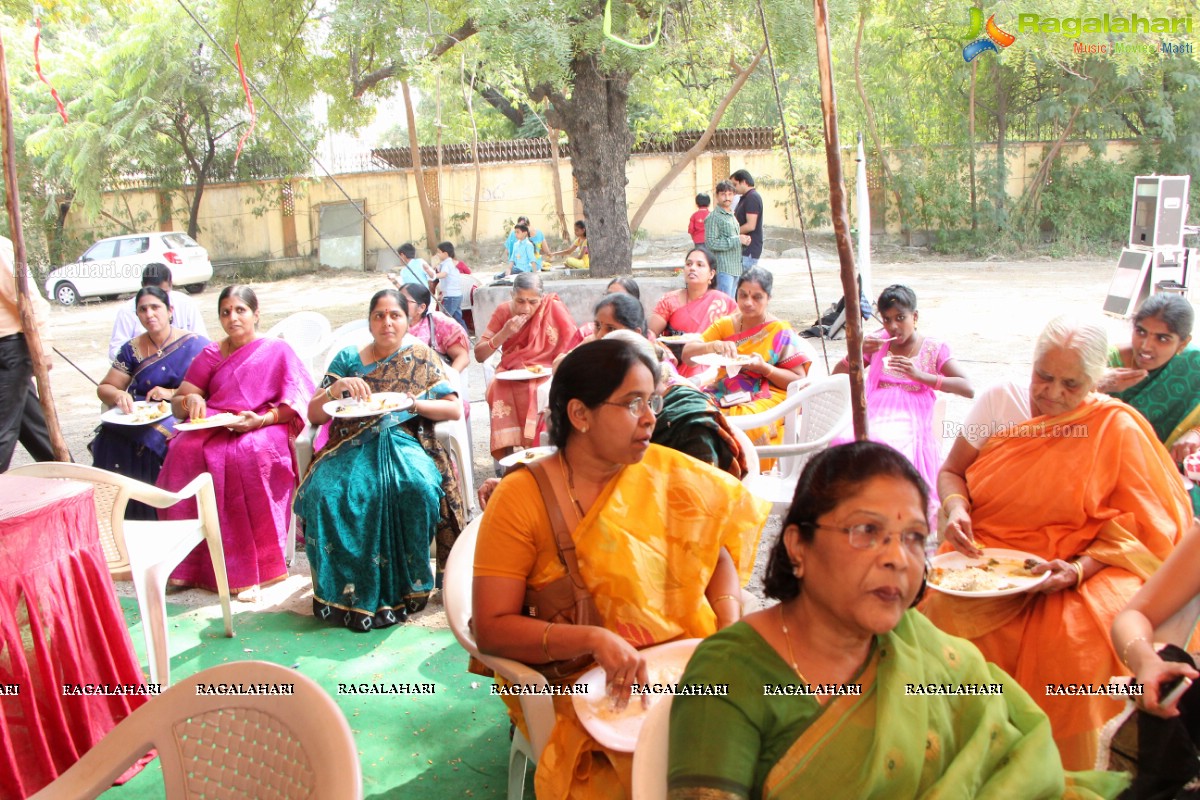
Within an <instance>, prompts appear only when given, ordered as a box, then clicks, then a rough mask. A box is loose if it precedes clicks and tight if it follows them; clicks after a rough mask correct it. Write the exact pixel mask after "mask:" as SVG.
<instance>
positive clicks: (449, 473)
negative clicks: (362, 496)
mask: <svg viewBox="0 0 1200 800" xmlns="http://www.w3.org/2000/svg"><path fill="white" fill-rule="evenodd" d="M441 365H442V361H441V358H440V356H439V355H438V354H437V352H436V351H434V350H433V349H432V348H431V347H429V346H428V345H425V344H421V343H416V344H413V345H410V346H409V347H407V348H404V349H402V350H401V351H400V352H399V353H397V354H396V355H395V356H394V357H393V358H390V359H388V360H387V361H385V362H384V363H383V364H381V365H379V366H376V367H375V368H374V369H372V370H371V371H369V372H366V373H365V374H363V375H362V376H361V377H362V379H363V380H365V381H366V382H367V385H368V386H370V387H371V391H372V392H404V393H405V394H408V395H410V396H412V397H416V398H421V397H428V398H429V399H433V400H437V399H441V398H443V397H446V396H447V395H450V394H453V390H452V389H451V387H450V384H449V383H448V382H447V380H446V375H445V373H444V372H442V369H441ZM385 417H387V418H391V419H392V420H394V421H395V422H396V423H399V424H400V425H401V426H402V427H403V428H404V430H405V431H406V432H407V433H408V434H409V435H410V436H412V437H413V438H414V439H415V440H416V441H417V443H418V444H420V445H421V448H422V449H423V450H424V451H425V452H426V453H427V454H428V455H429V457H430V458H431V459H433V463H434V464H435V465H436V466H437V469H438V472H439V474H440V475H441V480H440V488H441V492H442V498H441V508H440V513H439V516H438V523H437V533H436V538H437V563H438V568H439V569H441V568H444V567H445V565H446V559H447V558H449V556H450V548H452V547H453V546H454V542H455V541H457V539H458V535H459V534H460V533H461V532H462V529H463V526H464V525H465V524H466V506H465V504H464V502H463V494H462V492H463V489H462V487H461V485H460V483H459V477H458V473H457V472H455V470H454V464H453V462H451V461H450V456H449V454H448V453H447V452H446V448H445V447H443V446H442V443H441V442H439V441H438V439H437V436H436V434H435V431H434V423H433V422H431V421H429V420H426V419H421V418H419V417H417V416H416V415H414V414H413V413H412V412H411V411H403V412H393V413H392V414H388V415H385ZM380 421H381V419H380V418H379V417H366V418H359V419H338V420H334V421H333V424H332V425H330V433H329V442H328V443H327V444H326V445H325V446H324V447H322V448H321V450H320V452H319V453H317V455H316V456H315V457H314V460H313V463H312V466H311V467H310V469H309V473H308V474H309V475H312V473H313V469H315V468H316V466H317V464H318V463H320V462H321V461H322V460H324V459H326V458H328V457H330V456H333V455H334V454H335V453H337V452H338V451H339V449H341V448H342V447H343V446H344V445H346V444H347V443H351V442H355V441H357V440H359V439H360V438H362V437H369V436H375V435H378V433H379V423H380ZM426 549H428V548H426Z"/></svg>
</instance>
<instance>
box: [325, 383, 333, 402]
mask: <svg viewBox="0 0 1200 800" xmlns="http://www.w3.org/2000/svg"><path fill="white" fill-rule="evenodd" d="M332 388H333V384H332V383H331V384H329V385H328V386H326V387H325V396H326V397H328V398H329V399H330V400H334V399H335V398H334V396H333V392H331V391H330V389H332Z"/></svg>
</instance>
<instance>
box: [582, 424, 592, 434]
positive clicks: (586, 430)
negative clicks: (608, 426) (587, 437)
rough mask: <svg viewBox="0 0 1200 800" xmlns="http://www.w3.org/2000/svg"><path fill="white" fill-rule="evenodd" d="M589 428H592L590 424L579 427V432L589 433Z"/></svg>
mask: <svg viewBox="0 0 1200 800" xmlns="http://www.w3.org/2000/svg"><path fill="white" fill-rule="evenodd" d="M589 430H591V428H590V427H589V426H588V425H584V426H583V427H582V428H580V429H579V432H580V433H587V432H588V431H589Z"/></svg>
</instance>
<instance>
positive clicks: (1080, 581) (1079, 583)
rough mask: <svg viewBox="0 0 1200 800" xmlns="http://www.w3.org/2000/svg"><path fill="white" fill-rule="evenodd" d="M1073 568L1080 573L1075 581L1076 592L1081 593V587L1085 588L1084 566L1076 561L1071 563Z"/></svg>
mask: <svg viewBox="0 0 1200 800" xmlns="http://www.w3.org/2000/svg"><path fill="white" fill-rule="evenodd" d="M1071 566H1072V567H1074V568H1075V571H1076V572H1077V573H1079V577H1077V578H1076V579H1075V591H1079V587H1080V586H1083V564H1081V563H1080V562H1079V561H1078V560H1076V561H1072V562H1071Z"/></svg>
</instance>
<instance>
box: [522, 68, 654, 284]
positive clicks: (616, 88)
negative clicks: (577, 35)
mask: <svg viewBox="0 0 1200 800" xmlns="http://www.w3.org/2000/svg"><path fill="white" fill-rule="evenodd" d="M571 73H572V74H573V75H574V77H575V80H574V83H573V85H572V91H571V97H570V99H567V98H565V97H563V96H562V95H561V94H559V93H558V92H557V91H555V90H553V89H551V88H549V87H546V86H541V87H537V88H535V89H534V99H535V100H541V99H542V98H544V97H549V98H550V100H551V102H552V103H553V110H552V111H551V112H550V114H549V117H550V119H551V124H552V125H553V126H554V127H555V128H558V129H560V130H564V131H566V132H567V136H568V138H569V139H570V141H571V174H572V175H574V176H575V182H576V183H577V184H578V186H579V198H580V200H581V201H582V202H583V215H584V217H585V218H586V219H587V226H588V251H589V252H590V253H591V265H592V269H591V274H592V277H595V278H602V277H609V276H612V275H628V274H629V273H630V272H631V271H632V270H633V242H632V237H631V236H630V232H629V210H628V209H627V208H626V195H625V184H626V183H628V179H627V178H626V177H625V165H626V163H627V162H628V161H629V151H630V148H631V146H632V137H631V136H630V134H629V110H628V106H629V74H628V73H625V72H601V71H600V69H599V66H598V65H597V63H596V56H594V55H588V54H577V55H576V56H575V57H574V58H573V59H572V61H571Z"/></svg>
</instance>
